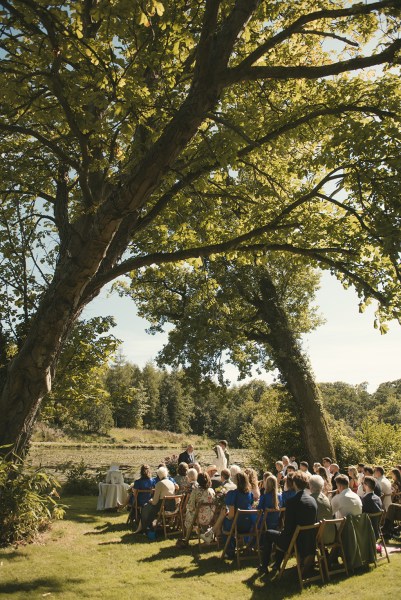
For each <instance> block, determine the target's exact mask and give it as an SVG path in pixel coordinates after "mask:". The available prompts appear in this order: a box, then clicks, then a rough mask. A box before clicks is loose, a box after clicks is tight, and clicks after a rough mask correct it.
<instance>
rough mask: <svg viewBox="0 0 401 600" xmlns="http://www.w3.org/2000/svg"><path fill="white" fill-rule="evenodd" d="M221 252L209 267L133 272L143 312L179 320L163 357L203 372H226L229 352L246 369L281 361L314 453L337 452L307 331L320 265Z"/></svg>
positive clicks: (158, 324) (315, 320)
mask: <svg viewBox="0 0 401 600" xmlns="http://www.w3.org/2000/svg"><path fill="white" fill-rule="evenodd" d="M256 262H257V263H258V264H252V262H251V261H249V260H246V258H245V257H241V260H237V261H228V260H227V259H226V258H225V257H214V259H213V260H210V259H208V260H206V259H204V261H203V268H202V269H192V268H190V267H189V266H188V265H185V264H184V265H167V266H165V267H163V268H161V267H160V266H155V267H153V268H152V267H148V268H147V269H143V270H142V271H141V272H139V273H137V275H136V277H134V276H133V275H132V281H131V286H130V288H129V289H127V288H126V286H124V285H122V286H121V290H122V291H123V292H125V293H128V294H130V295H131V296H132V298H133V299H134V300H135V301H136V303H137V305H138V308H139V312H140V314H141V315H142V316H144V317H146V318H147V319H149V320H150V321H151V322H153V330H160V329H162V328H163V325H164V323H165V322H166V321H167V322H169V323H171V324H173V325H174V327H173V329H170V331H169V334H168V335H169V340H168V343H167V344H166V346H165V347H164V348H163V350H162V352H160V354H159V361H160V362H161V363H162V364H163V363H164V362H167V363H169V364H172V365H179V364H182V365H185V366H186V367H188V368H189V369H190V371H192V372H194V373H195V374H196V376H197V378H198V377H199V376H202V375H203V376H204V375H209V374H210V373H217V374H218V375H220V379H221V380H222V379H223V377H224V365H225V357H227V356H228V357H229V361H230V362H233V363H234V364H236V365H237V366H238V367H239V369H240V372H241V374H242V375H243V376H244V375H251V372H252V367H254V366H260V365H261V366H263V367H264V368H265V369H267V370H269V369H272V368H277V369H278V370H279V373H280V377H281V380H282V381H283V383H285V385H286V387H287V389H288V391H289V392H290V394H291V395H292V397H293V400H294V406H295V407H296V410H297V415H298V419H299V422H300V423H301V429H302V435H303V439H304V448H306V450H307V452H308V456H309V459H310V460H313V459H314V458H316V457H320V456H326V455H330V456H333V455H334V447H333V443H332V441H331V438H330V433H329V428H328V425H327V421H326V417H325V414H324V410H323V403H322V398H321V395H320V391H319V388H318V386H317V385H316V382H315V380H314V375H313V371H312V369H311V366H310V364H309V361H308V358H307V356H306V354H305V352H304V351H303V349H302V345H301V335H302V334H303V333H306V332H309V331H311V330H312V329H314V328H315V327H316V326H317V325H318V324H319V322H320V319H319V317H318V316H317V314H316V309H315V308H314V307H313V306H312V302H313V300H314V294H315V291H316V287H317V282H318V276H317V274H316V272H315V271H314V270H313V269H311V268H310V267H308V266H307V265H305V264H304V261H303V260H300V259H299V258H298V257H295V259H293V260H292V261H291V262H290V261H289V260H288V257H287V256H285V255H276V256H275V257H274V258H272V259H271V260H270V261H269V262H268V263H267V264H266V257H264V260H263V257H259V258H258V259H257V261H256Z"/></svg>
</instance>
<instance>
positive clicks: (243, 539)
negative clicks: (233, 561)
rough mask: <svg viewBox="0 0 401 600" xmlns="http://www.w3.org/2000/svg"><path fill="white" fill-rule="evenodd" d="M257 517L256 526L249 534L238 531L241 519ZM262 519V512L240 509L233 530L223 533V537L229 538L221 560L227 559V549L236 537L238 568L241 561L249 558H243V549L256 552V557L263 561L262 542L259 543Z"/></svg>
mask: <svg viewBox="0 0 401 600" xmlns="http://www.w3.org/2000/svg"><path fill="white" fill-rule="evenodd" d="M253 515H254V516H255V521H254V524H253V525H252V527H251V529H250V530H249V531H247V532H242V531H238V521H240V519H241V517H246V516H253ZM261 518H262V511H261V510H256V509H252V510H241V509H240V508H238V509H237V510H236V512H235V516H234V519H233V522H232V525H231V529H230V530H229V531H224V530H223V532H222V534H223V535H226V536H227V539H226V543H225V545H224V548H223V552H222V555H221V558H224V557H225V554H226V552H227V549H228V548H229V545H230V542H231V539H232V538H233V537H234V539H235V553H236V557H237V566H238V568H239V567H240V566H241V560H243V559H245V558H247V557H245V556H243V557H241V549H245V550H255V552H256V556H257V557H258V559H259V562H260V561H261V554H260V541H259V535H260V532H259V523H260V520H261Z"/></svg>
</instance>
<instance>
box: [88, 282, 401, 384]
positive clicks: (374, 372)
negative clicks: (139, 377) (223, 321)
mask: <svg viewBox="0 0 401 600" xmlns="http://www.w3.org/2000/svg"><path fill="white" fill-rule="evenodd" d="M316 304H317V305H318V306H319V307H320V313H321V314H322V316H323V317H324V319H325V320H326V322H325V324H324V325H321V326H320V327H319V328H318V329H317V330H316V331H314V332H312V333H310V334H308V335H305V336H304V338H303V348H304V350H305V351H306V352H307V354H308V355H309V358H310V361H311V364H312V368H313V371H314V373H315V376H316V380H317V381H319V382H333V381H345V382H346V383H350V384H353V385H356V384H359V383H362V382H367V383H368V390H369V392H374V391H375V389H376V388H377V387H378V385H379V384H380V383H382V382H385V381H392V380H395V379H400V378H401V326H400V325H399V324H398V323H396V322H392V323H390V329H389V332H388V333H387V334H385V335H380V332H379V331H378V330H376V329H374V328H373V321H374V307H373V305H372V306H370V307H368V308H367V309H366V311H365V312H364V313H362V314H360V313H359V311H358V298H357V296H356V294H355V292H354V291H353V290H352V289H348V290H344V289H343V287H342V286H341V284H340V283H339V282H338V281H337V280H336V279H335V278H334V277H333V276H331V275H330V274H328V273H324V274H323V276H322V280H321V288H320V290H319V291H318V293H317V296H316ZM98 315H103V316H106V315H113V316H114V317H115V320H116V322H117V326H116V327H115V328H114V329H113V333H114V335H115V336H116V337H117V338H119V339H120V340H122V341H123V344H122V346H121V351H122V353H123V354H124V356H125V357H126V358H127V360H129V361H130V362H133V363H135V364H137V365H138V366H139V367H141V368H142V367H143V366H144V365H145V364H146V362H148V361H151V360H154V359H155V358H156V355H157V352H158V351H159V350H160V349H161V348H162V346H163V344H164V343H165V342H166V340H167V334H157V335H155V336H153V335H149V334H147V333H146V331H145V329H146V328H147V326H148V323H147V322H146V321H145V320H144V319H141V318H140V317H138V315H137V313H136V309H135V305H134V303H133V301H132V300H130V299H128V298H120V297H118V296H117V295H116V294H112V295H111V294H109V293H108V292H107V291H103V292H102V295H101V296H99V297H98V298H96V299H95V300H94V301H93V302H92V303H91V304H90V305H89V306H88V307H87V308H86V310H85V313H84V315H83V316H84V318H90V317H94V316H98ZM226 375H227V377H228V378H229V379H230V380H231V382H232V383H236V369H234V368H233V367H232V366H228V367H227V370H226ZM255 376H257V377H259V378H263V379H266V381H268V382H271V381H273V377H272V375H271V374H264V375H263V376H262V377H261V376H260V375H256V374H255Z"/></svg>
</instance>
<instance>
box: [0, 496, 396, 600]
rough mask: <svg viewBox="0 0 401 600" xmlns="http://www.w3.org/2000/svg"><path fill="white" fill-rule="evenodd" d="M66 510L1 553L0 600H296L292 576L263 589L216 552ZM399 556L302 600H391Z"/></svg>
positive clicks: (115, 517)
mask: <svg viewBox="0 0 401 600" xmlns="http://www.w3.org/2000/svg"><path fill="white" fill-rule="evenodd" d="M63 501H64V502H65V503H66V504H69V505H70V508H69V509H68V511H67V515H66V518H65V520H64V521H59V522H56V523H55V524H54V526H53V528H52V530H51V531H49V532H47V533H46V534H45V535H43V537H42V539H41V540H40V542H39V543H37V544H32V545H29V546H25V547H21V548H18V549H15V548H10V549H3V550H0V598H4V599H7V600H19V599H21V600H22V599H24V600H29V599H34V598H35V599H36V598H49V599H50V600H51V598H60V599H63V600H70V599H71V600H72V599H74V600H75V599H76V598H95V599H96V598H99V599H100V598H102V599H106V600H109V599H110V600H114V599H116V600H117V599H118V600H122V599H124V600H125V599H128V598H135V599H136V600H155V599H158V598H170V599H175V598H180V599H183V598H190V600H195V599H197V598H216V599H217V598H221V599H225V598H241V600H246V599H252V600H259V599H260V600H262V599H263V600H280V599H281V598H291V597H297V596H299V595H300V593H299V588H298V585H297V584H296V583H295V577H296V575H295V572H294V570H292V569H291V570H288V571H287V572H286V573H285V576H284V578H283V580H282V581H281V582H277V583H263V581H261V580H260V579H259V578H258V577H257V576H256V570H255V566H256V562H255V561H252V562H250V563H249V566H247V563H245V566H244V567H243V568H242V569H236V568H235V567H234V565H233V564H231V563H228V562H223V561H222V560H221V559H220V558H219V553H217V552H214V551H212V552H204V553H202V554H201V555H200V556H199V555H198V553H197V552H196V548H197V544H195V541H193V542H192V543H193V544H194V546H193V548H192V549H190V550H179V549H176V548H175V546H174V544H175V540H174V539H169V540H167V541H164V540H163V541H157V542H149V541H148V540H147V538H145V537H144V536H142V535H136V536H135V535H133V533H132V532H131V531H130V530H129V529H127V527H126V524H125V521H126V514H121V513H97V512H96V510H95V508H96V499H95V498H94V497H82V498H79V497H74V498H63ZM400 576H401V553H399V554H393V555H392V556H391V564H390V565H388V564H387V563H384V562H382V563H380V564H379V567H378V568H377V569H373V568H372V569H371V570H370V571H369V572H364V573H363V574H360V575H355V576H353V577H351V578H348V579H345V578H342V577H339V578H337V580H336V582H335V583H333V584H330V585H326V586H321V585H314V586H310V587H308V588H307V589H306V590H305V591H304V592H303V593H302V596H303V597H313V598H314V599H316V600H323V599H327V598H328V597H330V596H333V597H334V595H336V596H337V598H341V599H348V598H350V599H354V598H356V597H358V598H363V599H364V600H370V599H372V600H373V599H374V600H377V595H378V593H379V594H380V596H381V597H382V598H390V599H391V598H396V597H398V592H397V589H399V582H400Z"/></svg>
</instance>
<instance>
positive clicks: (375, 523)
mask: <svg viewBox="0 0 401 600" xmlns="http://www.w3.org/2000/svg"><path fill="white" fill-rule="evenodd" d="M368 517H369V519H370V520H371V523H372V527H373V531H374V532H375V535H377V538H376V539H377V540H378V541H379V544H380V545H381V547H382V548H384V556H382V553H380V557H379V558H377V561H376V566H377V563H378V562H379V561H380V560H387V562H390V557H389V555H388V552H387V546H386V542H385V540H384V536H383V531H382V526H381V522H382V518H383V512H382V511H380V512H377V513H368Z"/></svg>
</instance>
